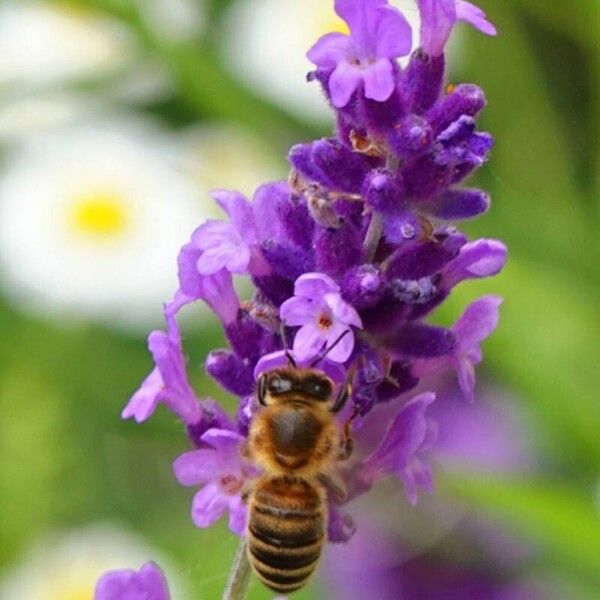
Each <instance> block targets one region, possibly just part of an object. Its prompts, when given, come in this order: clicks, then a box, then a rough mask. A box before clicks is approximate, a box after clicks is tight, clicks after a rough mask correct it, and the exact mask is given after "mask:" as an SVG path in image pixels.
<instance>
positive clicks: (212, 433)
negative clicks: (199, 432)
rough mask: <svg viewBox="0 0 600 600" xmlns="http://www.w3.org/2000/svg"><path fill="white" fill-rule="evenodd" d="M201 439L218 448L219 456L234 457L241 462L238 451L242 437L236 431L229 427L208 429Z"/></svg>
mask: <svg viewBox="0 0 600 600" xmlns="http://www.w3.org/2000/svg"><path fill="white" fill-rule="evenodd" d="M201 439H202V441H203V442H204V443H205V444H208V445H209V446H211V447H213V448H214V449H215V450H218V451H219V453H220V455H221V456H226V457H227V458H234V459H236V461H237V462H238V463H240V464H241V457H240V455H239V452H238V451H239V448H240V445H241V443H242V442H243V440H244V438H243V436H241V435H240V434H239V433H237V432H236V431H231V430H229V429H209V430H208V431H207V432H206V433H205V434H204V435H203V436H202V438H201Z"/></svg>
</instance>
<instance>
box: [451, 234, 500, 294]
mask: <svg viewBox="0 0 600 600" xmlns="http://www.w3.org/2000/svg"><path fill="white" fill-rule="evenodd" d="M507 253H508V250H507V248H506V246H505V245H504V244H503V243H502V242H499V241H498V240H488V239H481V240H476V241H475V242H471V243H469V244H465V245H464V246H463V247H462V248H461V249H460V252H459V254H458V256H457V257H456V258H455V259H454V260H452V261H451V262H449V263H448V264H447V265H446V268H445V269H444V273H443V281H444V287H445V288H447V289H451V288H453V287H454V286H455V285H456V284H457V283H459V282H461V281H464V280H465V279H479V278H482V277H491V276H493V275H496V274H497V273H499V272H500V271H501V270H502V268H503V267H504V265H505V263H506V257H507Z"/></svg>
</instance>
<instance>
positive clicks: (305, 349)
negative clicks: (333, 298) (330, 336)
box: [294, 324, 326, 360]
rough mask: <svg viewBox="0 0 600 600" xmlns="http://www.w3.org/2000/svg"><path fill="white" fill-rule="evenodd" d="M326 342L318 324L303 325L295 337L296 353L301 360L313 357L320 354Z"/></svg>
mask: <svg viewBox="0 0 600 600" xmlns="http://www.w3.org/2000/svg"><path fill="white" fill-rule="evenodd" d="M325 342H326V338H325V336H324V335H323V332H322V331H321V330H320V329H319V328H318V327H317V326H316V325H313V324H310V325H303V326H302V327H300V329H299V330H298V332H297V333H296V337H295V338H294V354H296V355H297V356H298V358H299V359H300V360H306V359H309V358H312V357H314V356H316V355H317V354H319V352H320V351H321V348H322V347H323V344H325Z"/></svg>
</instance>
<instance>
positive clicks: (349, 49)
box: [307, 0, 412, 107]
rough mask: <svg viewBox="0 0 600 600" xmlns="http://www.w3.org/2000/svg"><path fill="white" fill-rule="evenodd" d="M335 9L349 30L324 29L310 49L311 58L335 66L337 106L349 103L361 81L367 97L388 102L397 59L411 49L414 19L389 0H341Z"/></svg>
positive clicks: (321, 64) (323, 66)
mask: <svg viewBox="0 0 600 600" xmlns="http://www.w3.org/2000/svg"><path fill="white" fill-rule="evenodd" d="M335 11H336V12H337V14H338V15H339V16H340V17H341V18H342V19H344V21H346V23H347V24H348V26H349V28H350V32H351V33H350V35H349V36H348V35H345V34H343V33H328V34H327V35H324V36H323V37H322V38H321V39H320V40H319V41H318V42H317V43H316V44H315V45H314V46H313V47H312V48H311V49H310V50H309V51H308V54H307V56H308V59H309V60H310V61H311V62H312V63H314V64H315V65H316V66H317V67H318V68H320V69H327V70H332V73H331V76H330V78H329V91H330V94H331V100H332V102H333V105H334V106H336V107H344V106H346V104H348V101H349V100H350V97H351V96H352V94H353V92H354V91H355V90H356V89H357V88H358V87H359V86H360V85H361V84H362V85H364V94H365V97H366V98H369V99H371V100H375V101H377V102H384V101H385V100H387V99H388V98H389V97H390V96H391V95H392V92H393V91H394V87H395V77H394V73H395V63H394V59H395V58H398V57H399V56H405V55H406V54H408V53H409V52H410V49H411V45H412V31H411V29H410V26H409V24H408V23H407V21H406V19H405V18H404V16H403V15H402V13H400V11H398V10H397V9H396V8H394V7H392V6H390V5H389V4H388V2H387V0H336V2H335Z"/></svg>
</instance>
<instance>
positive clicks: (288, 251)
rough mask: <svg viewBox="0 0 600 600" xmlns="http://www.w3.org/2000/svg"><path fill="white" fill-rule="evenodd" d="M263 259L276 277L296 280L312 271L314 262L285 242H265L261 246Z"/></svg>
mask: <svg viewBox="0 0 600 600" xmlns="http://www.w3.org/2000/svg"><path fill="white" fill-rule="evenodd" d="M262 251H263V255H264V257H265V259H266V260H267V262H268V263H269V265H270V266H271V268H272V269H273V271H274V273H275V274H276V275H279V276H280V277H285V278H287V279H297V278H298V277H300V275H302V274H303V273H308V272H310V271H314V260H313V257H312V256H311V254H310V253H308V252H307V251H306V250H303V249H301V248H298V246H294V245H292V244H288V243H285V242H276V241H275V240H267V241H266V242H263V244H262Z"/></svg>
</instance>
